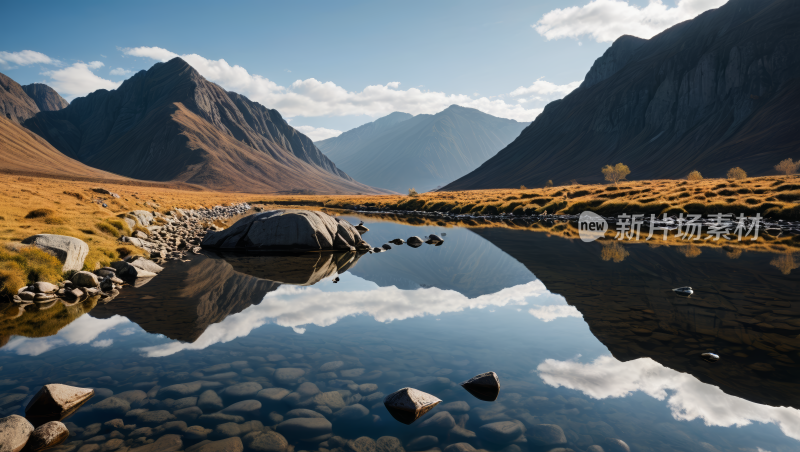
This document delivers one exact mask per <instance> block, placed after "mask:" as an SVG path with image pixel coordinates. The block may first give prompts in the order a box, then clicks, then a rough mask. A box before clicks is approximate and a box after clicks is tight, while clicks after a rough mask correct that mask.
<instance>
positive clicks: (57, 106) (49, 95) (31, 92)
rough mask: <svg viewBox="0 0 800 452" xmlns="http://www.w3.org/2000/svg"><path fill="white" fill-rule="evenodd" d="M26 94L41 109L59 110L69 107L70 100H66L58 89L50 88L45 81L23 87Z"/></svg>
mask: <svg viewBox="0 0 800 452" xmlns="http://www.w3.org/2000/svg"><path fill="white" fill-rule="evenodd" d="M22 89H23V91H25V94H27V95H28V97H30V98H31V99H33V101H34V102H35V103H36V106H37V107H39V111H58V110H61V109H63V108H67V106H68V105H69V102H67V101H66V100H64V98H63V97H61V95H59V94H58V93H57V92H56V90H54V89H53V88H50V87H49V86H47V85H45V84H44V83H31V84H30V85H24V86H23V87H22Z"/></svg>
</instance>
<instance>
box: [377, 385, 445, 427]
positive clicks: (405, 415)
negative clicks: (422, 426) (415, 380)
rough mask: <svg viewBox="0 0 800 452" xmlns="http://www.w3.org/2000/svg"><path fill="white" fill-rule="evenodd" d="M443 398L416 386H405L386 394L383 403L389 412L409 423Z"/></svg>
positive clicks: (401, 420)
mask: <svg viewBox="0 0 800 452" xmlns="http://www.w3.org/2000/svg"><path fill="white" fill-rule="evenodd" d="M439 403H441V400H440V399H438V398H436V397H434V396H432V395H430V394H428V393H425V392H422V391H420V390H418V389H414V388H403V389H400V390H399V391H396V392H393V393H391V394H389V395H388V396H386V399H384V401H383V404H384V405H385V406H386V409H387V410H389V414H391V415H392V417H394V418H395V419H397V420H398V421H400V422H402V423H403V424H406V425H409V424H411V423H413V422H414V421H416V420H417V419H419V418H420V417H421V416H422V415H423V414H425V413H427V412H428V411H430V410H431V409H433V407H435V406H436V405H438V404H439Z"/></svg>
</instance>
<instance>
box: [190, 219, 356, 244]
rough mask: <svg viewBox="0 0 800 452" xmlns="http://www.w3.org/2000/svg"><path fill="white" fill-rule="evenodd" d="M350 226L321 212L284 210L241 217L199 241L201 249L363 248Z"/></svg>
mask: <svg viewBox="0 0 800 452" xmlns="http://www.w3.org/2000/svg"><path fill="white" fill-rule="evenodd" d="M363 243H364V240H363V239H362V238H361V235H360V233H359V232H358V230H356V228H355V227H354V226H353V225H351V224H350V223H348V222H346V221H344V220H341V219H336V218H334V217H332V216H330V215H328V214H326V213H324V212H318V211H309V210H299V209H285V210H270V211H268V212H262V213H258V214H254V215H250V216H247V217H244V218H242V219H240V220H239V221H237V222H236V223H235V224H234V225H233V226H231V227H229V228H228V229H225V230H222V231H219V232H213V231H212V232H209V233H208V234H206V236H205V237H204V238H203V241H202V246H203V248H210V249H228V250H276V251H280V250H283V251H315V250H334V249H342V250H349V249H350V247H351V246H352V247H355V248H360V247H363V245H362V244H363Z"/></svg>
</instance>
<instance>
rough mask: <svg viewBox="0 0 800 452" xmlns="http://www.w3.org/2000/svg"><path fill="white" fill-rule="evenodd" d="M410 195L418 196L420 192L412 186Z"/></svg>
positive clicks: (409, 190)
mask: <svg viewBox="0 0 800 452" xmlns="http://www.w3.org/2000/svg"><path fill="white" fill-rule="evenodd" d="M408 196H411V197H412V198H416V197H417V196H419V193H417V190H416V189H414V187H411V188H409V189H408Z"/></svg>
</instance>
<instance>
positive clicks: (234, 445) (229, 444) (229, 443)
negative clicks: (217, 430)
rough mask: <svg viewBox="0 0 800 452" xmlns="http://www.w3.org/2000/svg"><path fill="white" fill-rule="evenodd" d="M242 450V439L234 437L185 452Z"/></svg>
mask: <svg viewBox="0 0 800 452" xmlns="http://www.w3.org/2000/svg"><path fill="white" fill-rule="evenodd" d="M243 450H244V445H243V444H242V439H241V438H239V437H237V436H235V437H233V438H226V439H221V440H219V441H208V442H202V443H197V444H195V445H194V446H192V447H189V448H187V449H186V452H242V451H243ZM131 452H133V451H131Z"/></svg>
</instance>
